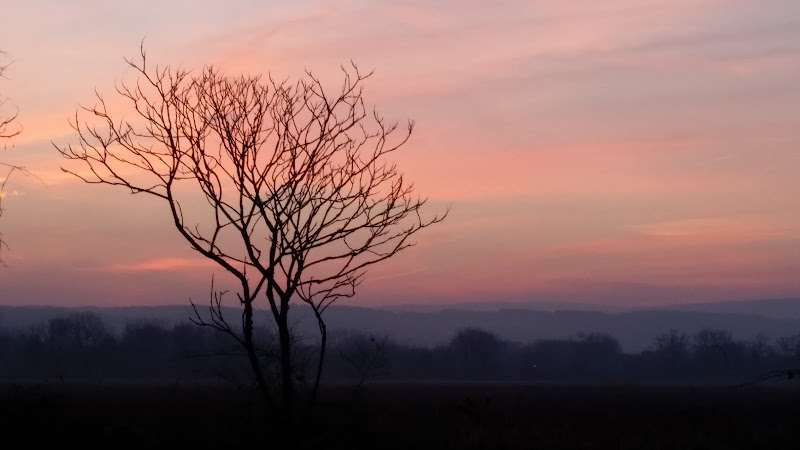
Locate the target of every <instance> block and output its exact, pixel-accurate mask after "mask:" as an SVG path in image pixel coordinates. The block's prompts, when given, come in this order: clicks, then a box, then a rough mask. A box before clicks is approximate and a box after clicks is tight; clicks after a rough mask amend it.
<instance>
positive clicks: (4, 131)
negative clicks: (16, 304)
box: [0, 51, 25, 264]
mask: <svg viewBox="0 0 800 450" xmlns="http://www.w3.org/2000/svg"><path fill="white" fill-rule="evenodd" d="M3 55H5V52H3V51H0V56H3ZM8 67H9V64H0V78H3V77H4V76H5V73H6V71H7V70H8ZM4 104H5V99H4V98H3V96H2V94H0V144H2V148H5V146H6V142H7V141H8V140H9V139H11V138H12V137H14V136H16V135H18V134H19V133H20V132H22V129H21V128H19V127H18V126H16V127H15V126H14V125H15V124H14V121H15V120H16V118H17V113H16V112H14V113H11V114H4V112H5V111H3V105H4ZM0 167H2V168H3V169H4V171H3V172H4V173H2V174H0V218H2V217H3V211H4V208H3V197H5V188H6V183H7V182H8V179H9V178H11V175H12V174H13V173H14V172H15V171H24V170H25V169H24V168H22V167H19V166H14V165H11V164H7V163H4V162H2V161H0ZM5 246H6V243H5V241H3V234H2V233H0V253H2V250H3V248H4V247H5ZM2 262H3V260H2V259H0V264H2Z"/></svg>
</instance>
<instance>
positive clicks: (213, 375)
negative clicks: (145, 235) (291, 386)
mask: <svg viewBox="0 0 800 450" xmlns="http://www.w3.org/2000/svg"><path fill="white" fill-rule="evenodd" d="M258 340H259V343H260V349H261V357H262V358H263V360H264V361H265V362H266V363H267V367H268V368H271V369H270V370H271V371H272V373H271V376H277V366H276V365H275V366H271V365H270V364H269V363H270V362H271V361H274V359H275V355H276V354H277V351H276V348H275V345H274V343H275V339H274V335H273V333H272V332H271V331H270V330H269V329H268V328H261V329H260V330H259V333H258ZM294 352H295V358H296V362H297V364H296V373H295V376H296V378H297V379H298V381H300V382H302V381H303V380H305V379H309V380H310V378H311V373H312V369H313V368H314V365H315V364H316V355H317V352H318V348H317V346H316V342H315V341H314V339H313V338H306V339H304V338H303V337H301V336H297V337H296V343H295V347H294ZM798 366H800V333H798V334H795V335H793V336H787V337H782V338H779V339H777V340H774V341H770V340H768V339H766V338H764V337H762V336H758V337H756V338H754V339H752V340H750V341H739V340H734V339H733V338H732V336H731V334H730V333H729V332H727V331H725V330H716V329H706V330H702V331H700V332H698V333H696V334H693V335H687V334H684V333H679V332H676V331H674V330H673V331H669V332H666V333H663V334H660V335H658V336H657V337H656V338H655V339H654V341H653V342H652V344H651V345H650V346H649V348H648V349H647V350H645V351H643V352H641V353H638V354H629V353H623V352H622V350H621V346H620V344H619V342H618V341H617V340H616V339H615V338H614V337H612V336H609V335H607V334H602V333H587V334H579V335H577V336H573V337H571V338H569V339H564V340H538V341H533V342H529V343H518V342H510V341H506V340H503V339H501V338H499V337H498V336H496V335H494V334H492V333H490V332H487V331H484V330H480V329H474V328H468V329H462V330H460V331H458V332H457V333H456V334H455V335H454V336H453V337H452V339H451V340H450V341H449V342H448V343H447V344H445V345H441V346H437V347H415V346H409V345H404V344H402V343H399V342H395V341H392V340H391V339H390V338H388V337H385V336H369V335H364V334H361V333H358V332H337V333H333V334H332V336H331V337H330V340H329V347H328V351H327V356H326V364H325V371H324V377H323V379H324V381H326V382H337V383H363V382H366V381H373V380H385V381H412V382H413V381H445V380H452V381H507V382H565V383H575V382H581V383H582V382H586V383H631V382H633V383H647V382H656V383H731V382H734V383H738V382H745V381H748V380H752V379H755V378H757V377H759V376H761V375H763V374H766V373H769V372H771V371H775V370H783V369H796V368H798ZM0 380H2V381H14V382H26V381H27V382H76V381H80V382H103V381H109V382H114V381H120V382H146V383H150V382H159V383H164V382H219V381H223V382H231V383H236V384H237V385H247V384H248V383H249V368H248V366H247V362H246V359H245V358H244V357H243V355H242V353H241V351H240V349H239V348H238V347H237V344H236V343H235V342H234V341H233V340H232V339H231V338H230V337H229V336H227V335H224V334H222V333H219V332H217V331H215V330H212V329H210V328H203V327H200V326H197V325H195V324H192V323H187V324H181V325H176V326H172V327H167V326H164V325H162V324H160V323H159V322H147V321H140V322H131V323H128V324H127V326H125V328H124V329H123V330H122V331H121V332H120V333H113V332H111V331H110V330H109V328H108V327H107V326H106V325H105V324H104V323H103V321H102V320H101V319H100V318H99V317H98V316H96V315H94V314H91V313H80V314H74V315H71V316H67V317H60V318H54V319H51V320H49V321H48V322H46V323H43V324H41V325H39V326H35V327H31V328H30V329H28V330H26V331H15V332H12V331H9V330H5V331H0Z"/></svg>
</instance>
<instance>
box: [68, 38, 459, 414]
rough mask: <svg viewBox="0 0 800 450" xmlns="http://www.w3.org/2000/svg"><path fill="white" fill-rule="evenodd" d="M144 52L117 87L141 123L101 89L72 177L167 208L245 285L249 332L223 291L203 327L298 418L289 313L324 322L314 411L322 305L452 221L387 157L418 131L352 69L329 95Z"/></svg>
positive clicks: (318, 87) (283, 410) (214, 294)
mask: <svg viewBox="0 0 800 450" xmlns="http://www.w3.org/2000/svg"><path fill="white" fill-rule="evenodd" d="M140 56H141V59H138V58H137V60H127V59H126V61H127V62H128V64H129V65H130V66H131V67H132V68H133V69H134V70H135V71H136V72H137V76H138V77H139V78H138V80H137V81H136V82H135V83H133V84H131V83H125V82H121V83H119V84H118V85H117V89H116V90H117V93H118V94H119V95H120V96H121V99H123V100H124V101H125V103H127V104H128V105H129V106H131V107H132V109H133V110H134V111H135V113H136V114H134V115H133V116H134V117H135V119H132V120H129V119H126V118H123V117H122V115H121V113H119V112H114V113H112V111H110V110H109V107H108V104H107V103H106V101H105V100H104V98H103V97H102V96H101V95H100V94H98V99H97V103H96V104H95V105H94V106H92V107H83V108H81V109H79V110H78V111H77V112H76V114H75V118H74V120H73V121H71V124H72V126H73V128H74V129H75V130H76V131H77V134H78V140H77V143H75V144H74V145H64V146H58V145H56V148H57V149H58V151H59V152H60V153H61V154H62V155H63V156H64V157H65V158H66V159H68V160H72V161H74V162H76V163H80V164H78V167H81V168H82V170H80V169H68V168H62V170H64V171H65V172H67V173H71V174H73V175H75V176H76V177H78V178H80V179H82V180H83V181H85V182H87V183H93V184H105V185H113V186H120V187H123V188H126V189H128V190H130V191H131V192H132V193H136V194H147V195H149V196H151V197H154V198H157V199H159V200H160V201H162V202H163V203H164V205H165V206H166V208H167V210H168V211H169V216H170V218H171V220H172V222H174V224H175V226H176V228H177V230H178V232H179V233H180V234H181V235H182V236H183V238H184V239H185V240H186V241H188V243H189V244H190V245H191V247H192V248H193V249H194V250H196V251H197V252H199V253H200V254H201V255H203V256H204V257H206V258H208V259H210V260H212V261H214V262H215V263H217V264H218V265H219V266H220V267H222V268H224V269H225V270H226V271H227V272H228V273H229V274H231V275H232V276H233V277H234V278H235V279H236V280H237V285H238V288H237V290H238V292H236V297H237V298H238V302H239V304H240V305H241V311H242V313H241V323H240V324H239V325H232V324H231V323H230V322H229V321H228V318H226V317H225V316H224V314H223V307H222V306H223V303H224V301H223V298H224V296H225V295H226V294H225V292H219V291H216V290H215V289H214V287H213V282H212V290H211V299H210V304H209V308H208V316H206V317H203V315H201V314H200V312H199V311H198V309H197V307H196V306H195V313H196V321H197V323H199V324H201V325H204V326H210V327H213V328H216V329H217V330H220V331H222V332H224V333H227V334H228V335H230V336H231V337H232V338H233V339H235V340H236V341H237V342H238V343H239V344H240V345H241V347H242V348H243V349H244V350H245V352H246V353H247V356H248V359H249V361H250V366H251V367H252V370H253V374H254V376H255V379H256V381H257V383H258V386H259V387H260V391H261V393H262V396H263V399H264V402H265V403H266V404H267V405H269V407H270V410H272V411H274V412H278V413H280V416H281V417H282V418H284V419H285V420H287V421H289V423H291V420H292V416H293V414H294V411H293V408H294V405H295V383H296V378H295V377H297V376H299V374H297V373H295V365H294V361H293V353H292V333H291V330H290V322H289V310H290V306H291V305H292V304H295V303H296V302H297V301H300V302H303V303H305V304H307V305H308V306H309V307H311V309H312V310H313V312H314V314H315V317H316V319H317V323H318V325H319V331H320V352H319V361H318V365H317V369H316V374H315V379H314V383H313V386H312V389H311V393H310V399H311V404H313V399H314V398H315V397H316V392H317V390H318V387H319V383H320V376H321V373H322V367H323V365H322V361H323V359H324V357H325V348H326V343H327V329H326V325H325V320H324V312H325V310H326V308H328V307H329V306H330V305H331V304H333V303H334V302H336V301H337V300H338V299H341V298H343V297H352V296H353V295H354V294H355V292H356V288H357V286H358V285H359V284H360V282H361V281H362V279H363V277H364V274H365V272H366V270H367V269H368V268H369V267H370V266H371V265H373V264H376V263H379V262H381V261H384V260H386V259H388V258H391V257H392V256H394V255H396V254H397V253H398V252H400V251H402V250H404V249H406V248H408V247H410V246H412V245H413V241H412V240H411V239H410V238H411V237H412V236H413V235H415V234H416V233H417V232H418V231H420V230H422V229H424V228H426V227H428V226H430V225H432V224H435V223H437V222H440V221H441V220H443V219H444V217H445V216H446V214H447V212H446V211H445V212H444V213H443V214H437V215H434V216H432V217H429V218H424V217H423V216H422V215H421V210H422V208H423V206H424V205H425V204H426V201H427V199H425V198H422V197H419V196H418V195H416V194H414V192H413V185H412V184H411V183H409V182H408V181H407V180H406V179H405V178H404V177H403V174H402V173H401V172H399V171H398V169H397V167H396V166H395V165H394V164H392V163H390V162H388V161H387V157H388V156H390V154H391V153H392V152H394V151H396V150H398V149H399V148H400V147H401V146H402V145H403V144H405V143H406V142H407V140H408V138H409V136H410V134H411V132H412V129H413V122H409V123H408V125H407V127H406V128H405V129H398V127H397V124H390V123H387V122H386V121H385V120H384V119H383V118H382V117H381V116H380V115H379V114H378V113H377V112H376V111H374V110H369V109H368V108H367V107H366V106H365V103H364V100H363V98H362V86H363V83H364V80H366V79H367V78H368V77H369V76H370V75H371V73H367V74H364V73H361V72H360V71H359V70H358V67H357V66H356V65H355V64H351V65H350V66H347V67H344V66H343V67H342V68H341V69H342V77H343V79H342V82H341V85H340V86H339V88H338V89H336V90H334V91H328V90H327V89H326V88H325V86H324V84H323V83H322V82H321V81H320V79H318V78H317V77H315V76H314V75H313V74H312V73H311V72H306V73H305V74H304V76H302V77H300V78H299V79H298V80H297V81H293V82H290V81H289V80H275V79H273V78H272V77H271V76H267V77H263V76H246V75H241V76H235V77H234V76H228V75H226V74H224V73H223V72H221V71H220V70H218V69H217V68H215V67H210V66H209V67H205V68H203V70H202V71H200V72H199V73H196V74H193V73H191V72H190V71H188V70H184V69H180V68H173V67H170V66H166V67H159V66H155V67H152V66H151V65H149V64H148V61H147V57H146V55H145V51H144V49H143V48H142V49H141V52H140ZM84 116H88V117H89V119H87V120H90V121H85V120H84ZM258 299H266V304H267V306H268V310H269V312H270V313H271V314H270V315H271V318H272V320H273V321H274V324H275V326H276V328H277V335H278V347H279V352H278V357H279V359H280V361H279V364H278V365H279V367H280V380H279V382H278V383H277V384H278V385H279V388H280V389H279V393H278V394H277V395H278V396H279V401H274V399H273V397H274V395H275V393H273V392H272V391H271V390H270V386H269V385H268V382H267V380H266V378H265V375H264V370H263V369H262V366H261V363H260V361H259V357H258V354H259V353H258V348H257V345H256V343H255V341H254V339H253V330H254V325H253V321H254V314H255V311H257V309H258V307H257V303H256V302H257V300H258ZM193 306H194V303H193Z"/></svg>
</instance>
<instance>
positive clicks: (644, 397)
mask: <svg viewBox="0 0 800 450" xmlns="http://www.w3.org/2000/svg"><path fill="white" fill-rule="evenodd" d="M794 384H795V383H790V384H786V385H782V386H777V387H776V386H755V387H719V386H716V387H710V386H705V387H698V386H695V387H688V386H681V387H677V386H575V385H526V386H521V385H498V384H472V385H463V384H462V385H433V384H427V385H411V384H409V385H389V384H384V385H381V384H376V385H369V386H365V387H364V388H362V389H361V390H358V391H356V390H354V389H353V388H351V387H346V386H340V387H328V388H327V389H326V390H325V391H324V392H323V394H324V395H323V397H322V399H321V401H320V403H319V405H318V408H317V409H316V412H315V414H314V415H313V416H312V417H310V418H309V417H306V418H304V419H303V421H302V423H303V426H302V430H303V431H302V433H301V435H299V436H298V437H296V438H294V439H293V441H294V442H296V443H297V444H298V446H297V447H295V448H319V449H337V448H342V449H395V448H396V449H422V448H436V449H449V448H453V449H456V448H476V449H477V448H486V449H490V448H491V449H615V450H625V449H715V448H719V449H739V448H742V449H797V448H800V421H799V419H800V386H794ZM0 399H1V400H0V401H1V402H2V403H1V406H0V423H1V424H2V430H3V442H4V443H10V442H13V443H14V444H15V445H12V446H10V447H5V448H20V446H22V445H25V446H35V447H38V446H39V445H45V444H49V445H58V446H63V447H66V446H70V447H71V446H72V445H77V446H79V448H80V447H83V448H87V447H99V446H104V447H106V448H220V449H224V448H255V447H259V448H275V447H274V446H273V445H269V444H264V443H263V441H268V440H269V432H268V430H267V429H266V427H264V426H261V424H260V423H259V421H258V419H257V418H256V417H257V415H258V414H259V413H260V410H259V407H258V404H257V403H256V402H255V396H254V395H252V393H250V392H246V391H241V390H238V391H237V390H235V389H231V388H228V387H226V386H181V385H171V386H157V387H156V386H122V385H114V386H111V385H101V384H97V385H67V384H47V385H35V386H34V385H28V386H22V385H6V386H3V388H2V394H1V395H0Z"/></svg>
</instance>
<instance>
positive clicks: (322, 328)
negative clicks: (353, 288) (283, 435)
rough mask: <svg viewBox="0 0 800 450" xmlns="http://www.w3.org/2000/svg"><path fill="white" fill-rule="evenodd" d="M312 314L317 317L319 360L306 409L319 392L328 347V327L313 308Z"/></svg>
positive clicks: (310, 407)
mask: <svg viewBox="0 0 800 450" xmlns="http://www.w3.org/2000/svg"><path fill="white" fill-rule="evenodd" d="M314 315H315V316H316V317H317V325H319V334H320V343H319V361H317V374H316V376H315V377H314V387H313V389H312V390H311V398H310V399H309V403H308V409H309V411H311V410H313V408H314V404H315V403H316V402H317V393H318V392H319V382H320V378H322V369H323V365H324V363H325V349H326V348H327V347H328V327H327V326H326V325H325V321H324V320H323V319H322V315H321V314H320V313H319V311H317V309H316V308H314Z"/></svg>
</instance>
